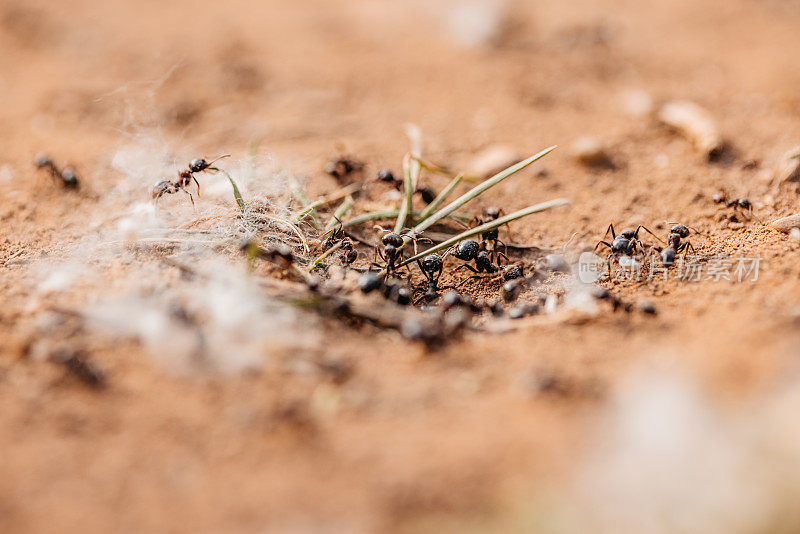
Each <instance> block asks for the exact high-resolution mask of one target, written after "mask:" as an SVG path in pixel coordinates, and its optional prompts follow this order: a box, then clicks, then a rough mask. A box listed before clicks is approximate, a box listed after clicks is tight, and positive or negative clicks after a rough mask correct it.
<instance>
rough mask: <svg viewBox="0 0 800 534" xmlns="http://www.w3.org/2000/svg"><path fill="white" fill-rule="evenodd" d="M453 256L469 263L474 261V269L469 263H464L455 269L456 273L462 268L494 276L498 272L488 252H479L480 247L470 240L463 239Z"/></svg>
mask: <svg viewBox="0 0 800 534" xmlns="http://www.w3.org/2000/svg"><path fill="white" fill-rule="evenodd" d="M453 256H455V257H456V258H458V259H460V260H463V261H465V262H470V261H473V260H475V267H473V266H472V265H470V264H469V263H464V264H463V265H460V266H459V267H457V268H456V271H457V270H459V269H462V268H466V269H469V270H470V271H472V272H473V273H476V274H478V273H488V274H494V273H496V272H497V271H498V270H499V267H498V266H497V265H495V264H494V263H493V262H492V258H491V256H490V255H489V253H488V252H486V251H485V250H481V246H480V245H479V244H478V243H477V242H476V241H474V240H472V239H465V240H463V241H461V242H460V243H459V244H457V245H456V247H455V250H454V251H453Z"/></svg>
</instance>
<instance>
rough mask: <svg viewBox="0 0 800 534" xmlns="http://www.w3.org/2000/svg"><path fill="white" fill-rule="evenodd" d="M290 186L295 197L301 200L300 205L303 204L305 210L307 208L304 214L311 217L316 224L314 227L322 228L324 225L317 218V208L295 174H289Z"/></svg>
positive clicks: (312, 222)
mask: <svg viewBox="0 0 800 534" xmlns="http://www.w3.org/2000/svg"><path fill="white" fill-rule="evenodd" d="M289 187H290V188H291V190H292V195H293V196H294V198H296V199H297V201H298V202H300V205H301V206H303V209H304V210H307V211H304V212H303V213H304V216H308V217H309V218H310V219H311V224H313V225H314V228H316V229H317V230H320V229H322V226H321V225H320V224H319V220H317V217H316V214H315V208H314V206H313V205H312V202H311V200H309V198H308V195H306V192H305V190H304V189H303V186H302V185H301V184H300V182H298V181H297V178H295V177H294V176H289Z"/></svg>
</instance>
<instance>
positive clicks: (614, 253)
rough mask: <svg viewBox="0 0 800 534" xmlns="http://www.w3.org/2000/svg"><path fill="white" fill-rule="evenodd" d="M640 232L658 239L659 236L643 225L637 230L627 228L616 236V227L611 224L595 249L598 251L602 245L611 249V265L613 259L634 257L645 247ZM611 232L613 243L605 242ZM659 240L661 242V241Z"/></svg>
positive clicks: (609, 258)
mask: <svg viewBox="0 0 800 534" xmlns="http://www.w3.org/2000/svg"><path fill="white" fill-rule="evenodd" d="M640 230H645V231H646V232H647V233H649V234H650V235H652V236H653V237H655V238H656V239H658V236H656V235H655V234H654V233H653V232H651V231H650V229H649V228H647V227H645V226H642V225H641V224H640V225H639V226H637V227H636V229H635V230H634V229H633V228H626V229H625V230H623V231H622V232H620V234H619V235H616V233H615V232H614V225H613V224H609V225H608V228H607V229H606V233H605V234H604V235H603V239H602V240H600V241H599V242H598V243H597V245H595V247H594V249H595V251H596V250H597V247H599V246H600V245H605V246H607V247H608V248H609V249H611V254H609V256H608V261H609V263H610V262H611V258H619V257H620V256H627V257H633V256H634V255H635V254H636V252H637V251H638V250H639V249H640V248H644V245H642V242H641V241H640V240H639V231H640ZM609 232H611V243H608V242H607V241H605V238H606V236H607V235H608V233H609ZM658 240H659V241H661V240H660V239H658Z"/></svg>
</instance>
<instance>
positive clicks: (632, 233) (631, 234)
mask: <svg viewBox="0 0 800 534" xmlns="http://www.w3.org/2000/svg"><path fill="white" fill-rule="evenodd" d="M638 233H639V230H634V229H633V228H625V229H624V230H623V231H622V232H620V233H619V237H624V238H625V239H634V238H635V237H637V234H638Z"/></svg>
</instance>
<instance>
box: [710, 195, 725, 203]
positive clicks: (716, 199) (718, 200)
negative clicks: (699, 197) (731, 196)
mask: <svg viewBox="0 0 800 534" xmlns="http://www.w3.org/2000/svg"><path fill="white" fill-rule="evenodd" d="M711 198H712V199H713V200H714V202H715V203H717V204H721V203H722V202H725V200H726V196H725V193H714V196H713V197H711Z"/></svg>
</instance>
